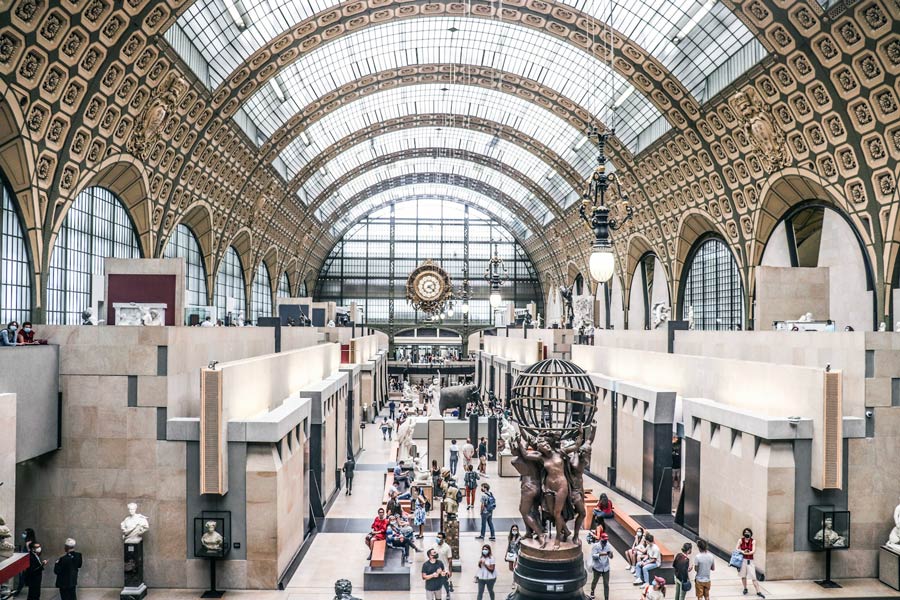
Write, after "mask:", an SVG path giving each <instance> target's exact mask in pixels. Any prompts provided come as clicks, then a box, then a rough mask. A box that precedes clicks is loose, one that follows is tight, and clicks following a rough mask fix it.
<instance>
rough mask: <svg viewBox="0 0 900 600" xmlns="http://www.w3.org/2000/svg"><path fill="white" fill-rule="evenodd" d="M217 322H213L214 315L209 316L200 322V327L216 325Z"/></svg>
mask: <svg viewBox="0 0 900 600" xmlns="http://www.w3.org/2000/svg"><path fill="white" fill-rule="evenodd" d="M215 326H216V324H215V323H213V322H212V317H209V316H207V317H206V318H205V319H203V322H202V323H200V327H215Z"/></svg>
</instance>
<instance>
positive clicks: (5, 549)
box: [0, 517, 16, 560]
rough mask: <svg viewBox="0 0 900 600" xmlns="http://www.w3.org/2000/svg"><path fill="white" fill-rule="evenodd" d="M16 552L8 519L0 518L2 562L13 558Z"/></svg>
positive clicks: (0, 554)
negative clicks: (7, 522)
mask: <svg viewBox="0 0 900 600" xmlns="http://www.w3.org/2000/svg"><path fill="white" fill-rule="evenodd" d="M15 551H16V546H15V545H14V544H13V542H12V531H10V530H9V526H8V525H7V524H6V519H4V518H3V517H0V560H2V559H5V558H11V557H12V555H13V553H14V552H15Z"/></svg>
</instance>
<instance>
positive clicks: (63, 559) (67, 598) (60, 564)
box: [53, 538, 82, 600]
mask: <svg viewBox="0 0 900 600" xmlns="http://www.w3.org/2000/svg"><path fill="white" fill-rule="evenodd" d="M75 545H76V544H75V540H73V539H72V538H68V539H67V540H66V544H65V554H63V555H62V556H60V557H59V558H57V559H56V564H54V565H53V573H54V574H55V575H56V587H57V588H58V589H59V598H60V600H76V599H77V597H78V596H77V592H76V590H77V589H78V570H79V569H81V564H82V558H81V552H76V551H75Z"/></svg>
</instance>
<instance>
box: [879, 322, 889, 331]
mask: <svg viewBox="0 0 900 600" xmlns="http://www.w3.org/2000/svg"><path fill="white" fill-rule="evenodd" d="M878 331H887V325H885V323H884V321H882V322H881V323H879V324H878Z"/></svg>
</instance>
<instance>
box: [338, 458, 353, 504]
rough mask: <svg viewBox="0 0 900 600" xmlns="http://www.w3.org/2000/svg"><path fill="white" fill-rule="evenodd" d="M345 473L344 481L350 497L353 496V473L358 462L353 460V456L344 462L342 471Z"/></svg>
mask: <svg viewBox="0 0 900 600" xmlns="http://www.w3.org/2000/svg"><path fill="white" fill-rule="evenodd" d="M341 470H342V471H343V472H344V480H345V481H346V486H347V491H346V492H345V493H346V494H347V495H348V496H352V495H353V471H355V470H356V461H355V460H353V457H352V456H348V457H347V460H346V461H344V467H343V469H341Z"/></svg>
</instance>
